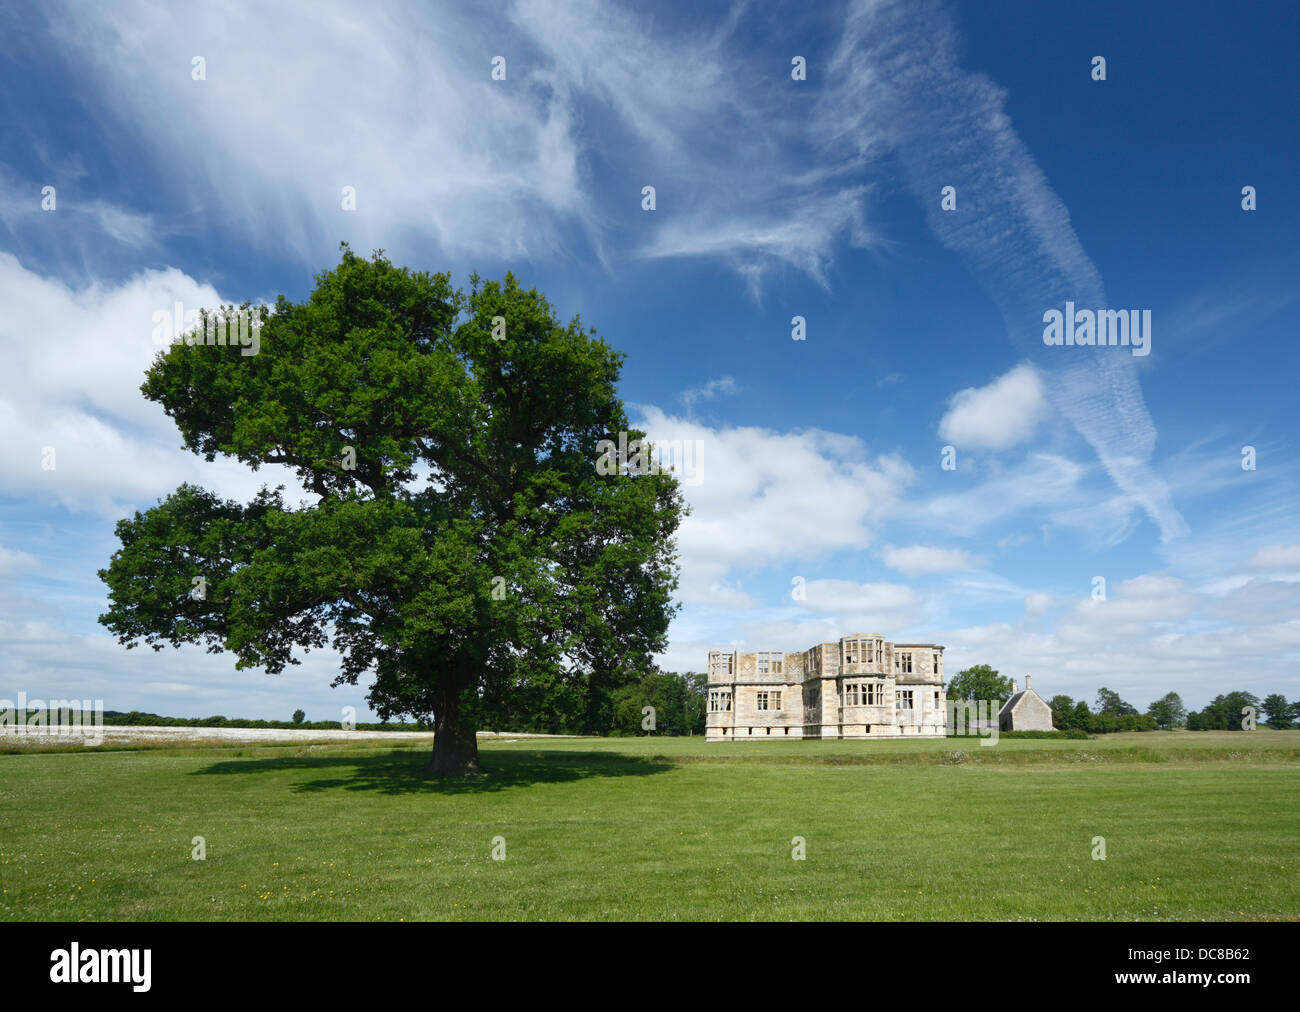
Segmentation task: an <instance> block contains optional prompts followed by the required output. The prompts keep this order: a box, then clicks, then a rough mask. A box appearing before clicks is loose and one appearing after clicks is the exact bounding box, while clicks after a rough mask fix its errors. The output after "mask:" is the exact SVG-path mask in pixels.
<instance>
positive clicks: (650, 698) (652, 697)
mask: <svg viewBox="0 0 1300 1012" xmlns="http://www.w3.org/2000/svg"><path fill="white" fill-rule="evenodd" d="M707 684H708V676H707V675H704V674H698V673H695V672H690V673H688V674H685V675H679V674H675V673H673V672H670V671H658V670H656V671H654V672H652V673H650V674H648V675H646V676H644V677H643V678H641V679H640V681H638V682H637V683H635V684H633V685H628V686H625V687H624V688H622V689H620V690H619V691H618V693H617V694H616V695H615V700H614V721H613V725H612V727H611V728H610V733H612V734H616V735H644V734H657V735H691V734H703V733H704V720H705V707H706V705H707V702H706V700H707V688H706V687H707ZM647 706H650V707H653V708H654V730H653V731H651V730H648V729H647V728H646V727H645V724H646V720H647V715H646V713H645V707H647Z"/></svg>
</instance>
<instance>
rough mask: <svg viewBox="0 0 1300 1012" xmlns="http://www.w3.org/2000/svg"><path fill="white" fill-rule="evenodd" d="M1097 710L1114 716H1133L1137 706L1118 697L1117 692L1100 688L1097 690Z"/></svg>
mask: <svg viewBox="0 0 1300 1012" xmlns="http://www.w3.org/2000/svg"><path fill="white" fill-rule="evenodd" d="M1097 712H1098V713H1108V714H1111V715H1112V716H1115V717H1135V716H1137V707H1135V706H1133V705H1132V704H1131V703H1126V702H1124V700H1122V699H1120V698H1119V693H1118V692H1112V691H1111V690H1110V689H1107V688H1101V689H1098V690H1097Z"/></svg>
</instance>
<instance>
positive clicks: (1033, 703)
mask: <svg viewBox="0 0 1300 1012" xmlns="http://www.w3.org/2000/svg"><path fill="white" fill-rule="evenodd" d="M1031 681H1032V679H1031V678H1030V676H1029V675H1025V689H1024V691H1023V692H1017V691H1016V680H1015V679H1014V678H1013V679H1011V698H1010V699H1008V700H1007V701H1006V702H1005V703H1003V704H1002V709H1001V710H999V711H998V730H999V731H1055V730H1056V728H1054V727H1053V726H1052V708H1051V707H1050V706H1048V705H1047V703H1046V702H1044V701H1043V697H1042V696H1040V695H1039V694H1038V693H1037V692H1035V691H1034V689H1033V686H1032V685H1031V684H1030V683H1031Z"/></svg>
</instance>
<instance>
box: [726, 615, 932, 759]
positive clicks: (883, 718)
mask: <svg viewBox="0 0 1300 1012" xmlns="http://www.w3.org/2000/svg"><path fill="white" fill-rule="evenodd" d="M708 671H709V710H708V718H707V721H706V724H705V732H704V734H705V739H704V740H705V741H735V740H737V739H740V740H743V741H753V740H758V741H772V740H788V739H790V738H891V737H900V736H904V735H906V736H908V737H915V738H942V737H944V736H945V735H946V734H947V732H948V708H947V705H946V697H945V695H944V690H943V647H941V646H938V645H937V644H934V643H891V642H889V641H888V640H886V639H885V638H884V637H883V636H877V635H874V634H867V633H857V634H855V635H853V636H845V637H843V638H842V639H840V640H837V641H836V642H834V643H819V644H817V645H816V646H813V647H809V648H808V649H807V650H803V651H800V652H797V653H784V652H782V651H778V650H765V651H760V652H758V653H740V652H731V651H723V650H710V651H709V668H708Z"/></svg>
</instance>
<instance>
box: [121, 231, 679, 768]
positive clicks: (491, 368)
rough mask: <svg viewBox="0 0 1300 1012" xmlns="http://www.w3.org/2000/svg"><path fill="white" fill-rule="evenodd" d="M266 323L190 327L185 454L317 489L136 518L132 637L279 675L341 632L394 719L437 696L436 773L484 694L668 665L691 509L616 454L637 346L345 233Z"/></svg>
mask: <svg viewBox="0 0 1300 1012" xmlns="http://www.w3.org/2000/svg"><path fill="white" fill-rule="evenodd" d="M258 319H259V320H260V325H261V334H260V343H259V351H258V353H257V354H254V355H248V354H241V349H240V348H239V347H238V346H237V345H232V346H223V345H220V344H217V345H203V344H195V345H192V346H191V345H189V344H186V343H177V344H175V345H173V346H171V347H170V348H168V349H166V350H165V351H163V352H161V353H160V354H159V356H158V357H157V359H156V360H155V361H154V363H153V364H152V366H151V367H150V369H149V371H148V373H147V375H146V377H145V381H144V384H143V386H142V388H141V389H142V391H143V393H144V395H145V396H146V397H147V398H148V399H150V400H152V401H156V402H157V403H159V404H161V405H162V407H163V409H164V410H165V411H166V413H167V415H168V416H169V417H171V418H172V419H173V420H174V421H175V423H176V425H177V427H178V429H179V430H180V433H181V436H182V438H183V441H184V444H183V445H184V446H185V448H186V449H189V450H191V451H193V452H194V453H197V454H200V455H201V456H203V457H204V458H205V459H206V460H209V461H211V460H213V459H215V457H216V456H217V455H218V454H221V455H224V456H228V457H233V458H235V459H237V460H239V461H241V462H243V463H244V464H246V465H248V466H249V467H250V468H252V469H253V470H257V469H258V468H260V467H261V466H262V465H265V464H272V463H277V464H284V465H287V466H289V467H291V468H293V469H294V471H295V473H296V475H297V477H298V480H299V481H300V482H301V484H302V486H303V487H304V488H306V489H309V490H310V492H311V494H312V496H313V497H314V501H307V502H302V503H298V504H290V503H288V502H286V501H285V499H284V488H283V486H281V487H279V488H276V489H268V488H265V487H264V488H263V489H262V491H261V492H259V493H258V494H257V495H256V496H254V498H253V499H252V501H251V502H249V503H247V504H241V503H238V502H235V501H230V500H222V499H220V498H219V497H218V496H216V495H214V494H212V493H210V492H207V491H205V490H203V489H200V488H196V487H194V486H191V485H182V486H181V487H180V488H179V489H177V491H176V492H175V493H173V494H172V495H170V496H169V497H167V498H166V499H164V500H162V501H161V502H159V504H158V505H156V506H154V507H152V508H150V509H148V510H145V511H144V512H142V513H141V512H137V513H136V514H135V515H134V516H133V517H131V518H128V519H124V520H121V521H119V523H118V525H117V536H118V538H119V540H120V541H121V547H120V548H119V549H118V550H117V551H116V552H115V553H114V554H113V556H112V559H111V561H110V563H109V566H108V568H107V569H105V570H102V571H101V573H100V576H101V578H102V579H103V580H104V581H105V582H106V583H107V585H108V588H109V600H110V607H109V610H108V612H107V613H106V614H105V615H103V616H101V618H100V621H101V622H103V623H104V624H105V625H106V626H107V627H108V628H109V629H111V630H112V631H113V632H114V633H116V634H117V636H118V639H119V641H120V642H122V643H124V644H126V645H127V646H128V647H132V646H135V645H138V644H139V643H140V642H144V643H148V644H149V645H151V646H153V647H154V648H155V649H161V648H162V646H163V645H164V644H166V643H171V644H172V645H174V646H180V645H181V644H183V643H186V644H202V645H204V646H205V647H206V648H207V649H208V650H209V651H210V652H220V651H228V652H230V653H232V654H233V655H234V656H235V658H236V666H237V667H241V668H244V667H262V668H264V669H265V670H266V671H268V672H271V673H276V672H279V671H282V670H283V669H284V667H285V666H286V665H288V664H295V663H299V659H298V657H297V656H296V653H297V652H298V651H304V652H305V651H309V650H311V649H313V648H322V647H325V646H326V645H329V644H332V645H333V646H334V647H335V648H336V649H337V650H338V651H339V653H340V655H341V657H342V663H341V667H340V670H339V672H338V675H337V676H336V678H335V680H334V684H336V685H338V684H343V683H349V684H356V683H357V680H358V679H359V678H360V677H361V676H362V675H363V674H367V673H373V678H374V681H373V684H372V686H371V688H370V690H369V695H368V697H367V698H368V701H369V703H370V705H371V706H372V707H373V708H374V709H375V710H376V712H378V713H379V715H380V717H381V718H382V719H385V720H387V719H389V718H392V717H398V716H402V715H410V716H413V717H415V718H416V719H425V718H429V717H432V719H433V722H434V727H435V743H434V749H433V757H432V759H431V761H430V770H431V771H432V772H434V773H439V774H456V775H460V774H465V773H473V772H477V769H478V760H477V745H476V739H475V730H476V727H477V722H478V720H479V718H480V717H481V716H482V715H483V714H484V713H490V712H500V710H501V708H502V707H503V706H508V705H510V701H511V700H513V699H520V700H526V699H529V698H533V697H535V696H536V695H537V694H538V693H543V694H546V693H552V690H555V689H556V688H557V687H567V688H568V689H570V690H571V692H570V694H573V693H576V694H577V695H578V697H579V700H578V702H577V703H576V704H574V705H586V704H585V702H584V700H586V699H589V698H590V697H591V696H593V695H600V694H602V693H603V694H605V695H608V694H609V693H610V692H612V691H613V689H614V688H616V687H617V686H618V685H620V684H624V683H626V682H627V681H629V680H630V679H631V678H633V677H635V676H636V675H637V674H638V673H642V674H643V673H645V672H647V671H649V670H651V665H650V657H651V655H652V654H653V653H655V652H659V651H661V650H662V649H663V647H664V645H665V638H666V633H667V628H668V622H669V619H670V618H671V615H672V613H673V610H674V606H673V604H672V602H671V594H672V592H673V590H674V589H675V587H676V580H677V567H676V554H675V545H674V541H673V536H674V534H675V531H676V529H677V526H678V524H679V522H680V519H681V516H682V514H683V504H682V499H681V495H680V492H679V489H678V486H677V482H676V480H675V479H674V477H673V476H672V475H671V474H670V473H668V472H667V471H664V470H661V469H658V468H654V467H652V468H650V469H635V468H634V469H628V468H626V467H624V468H619V469H614V470H613V471H612V473H611V472H610V469H608V468H606V469H598V468H597V467H596V466H595V462H596V460H597V457H598V455H599V450H598V444H599V443H600V442H601V441H602V440H614V441H617V440H618V436H619V433H622V432H625V433H627V439H628V442H629V445H634V444H635V442H636V441H637V440H640V439H642V438H643V433H640V432H637V431H635V430H631V429H629V425H628V421H627V418H626V415H625V412H624V408H623V404H622V402H621V400H620V399H619V397H618V394H617V390H616V384H617V382H618V379H619V375H620V370H621V367H622V363H623V355H622V354H621V353H619V352H617V351H615V350H614V349H612V348H611V347H610V346H609V345H607V344H606V343H605V342H604V341H603V340H601V339H600V338H599V337H598V336H596V334H595V332H594V331H590V330H586V329H584V328H583V326H582V324H581V321H580V320H579V319H578V318H576V317H575V318H574V319H573V320H572V321H571V322H570V323H569V324H567V325H562V324H561V323H560V322H559V321H558V319H557V318H556V316H555V314H554V312H553V310H552V308H551V306H550V304H549V303H548V302H547V301H546V299H545V298H544V297H543V296H541V295H540V294H538V293H537V291H536V290H533V289H529V290H525V289H523V288H522V287H521V286H520V284H519V283H518V281H517V280H516V278H515V277H514V276H513V275H512V274H506V276H505V278H504V279H503V280H502V281H500V282H495V281H483V279H481V278H479V277H478V276H477V275H474V276H472V277H471V288H470V290H469V291H468V292H463V291H460V290H457V289H454V288H453V287H452V285H451V282H450V278H449V276H448V275H447V274H429V273H425V272H419V271H412V270H409V269H406V268H400V267H396V266H394V265H393V264H392V263H390V262H389V260H388V259H386V258H385V257H384V256H383V254H382V251H381V252H376V253H375V254H374V255H373V256H372V257H371V258H370V259H366V258H364V257H360V256H357V255H356V254H355V253H353V252H352V251H351V250H350V249H349V248H348V247H347V246H346V245H344V247H343V252H342V258H341V262H340V263H339V264H338V266H337V267H335V268H333V269H331V270H328V271H324V272H322V273H321V274H318V275H317V276H316V285H315V288H314V290H313V291H312V293H311V294H310V296H309V297H308V298H307V299H306V300H305V301H303V302H301V303H295V302H291V301H289V300H288V299H286V298H285V297H284V296H280V298H279V299H278V300H277V302H276V305H275V307H274V311H273V312H269V313H268V312H266V311H265V310H263V311H261V312H260V313H259V317H258ZM243 350H245V351H246V349H243Z"/></svg>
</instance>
